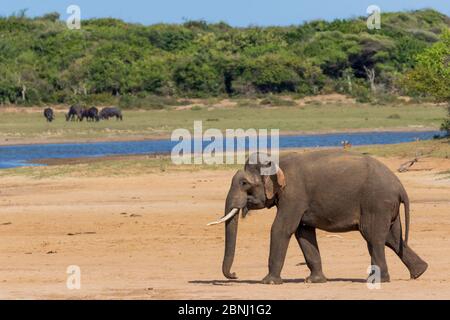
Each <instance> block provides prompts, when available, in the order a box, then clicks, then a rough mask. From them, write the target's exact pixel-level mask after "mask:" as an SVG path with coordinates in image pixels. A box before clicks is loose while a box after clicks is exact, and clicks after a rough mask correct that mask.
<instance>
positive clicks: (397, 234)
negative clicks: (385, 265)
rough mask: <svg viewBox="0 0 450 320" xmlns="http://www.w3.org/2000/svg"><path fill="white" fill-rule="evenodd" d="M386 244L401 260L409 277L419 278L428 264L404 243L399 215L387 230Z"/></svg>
mask: <svg viewBox="0 0 450 320" xmlns="http://www.w3.org/2000/svg"><path fill="white" fill-rule="evenodd" d="M386 246H388V247H389V248H391V249H392V250H393V251H394V252H395V253H396V254H397V255H398V257H399V258H400V260H402V262H403V263H404V264H405V266H406V267H407V268H408V270H409V273H410V274H411V279H417V278H419V277H420V276H421V275H422V274H423V273H424V272H425V271H426V270H427V268H428V264H427V263H426V262H425V261H423V260H422V259H421V258H420V257H419V256H418V255H417V254H416V253H415V252H414V251H413V250H412V249H411V248H410V247H409V246H408V245H406V244H405V243H404V241H403V239H402V226H401V223H400V216H398V217H397V219H396V220H395V221H394V223H393V225H392V227H391V230H390V231H389V234H388V237H387V240H386Z"/></svg>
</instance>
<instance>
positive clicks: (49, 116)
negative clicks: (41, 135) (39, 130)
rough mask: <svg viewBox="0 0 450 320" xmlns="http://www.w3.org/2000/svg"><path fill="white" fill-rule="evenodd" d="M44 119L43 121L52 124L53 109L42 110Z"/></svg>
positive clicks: (53, 117)
mask: <svg viewBox="0 0 450 320" xmlns="http://www.w3.org/2000/svg"><path fill="white" fill-rule="evenodd" d="M44 117H45V119H47V122H52V121H53V120H55V116H54V114H53V109H52V108H46V109H45V110H44Z"/></svg>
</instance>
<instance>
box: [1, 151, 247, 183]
mask: <svg viewBox="0 0 450 320" xmlns="http://www.w3.org/2000/svg"><path fill="white" fill-rule="evenodd" d="M241 167H242V166H241V165H206V164H201V165H175V164H173V163H172V161H171V159H170V156H169V155H167V156H166V155H162V156H132V157H130V158H128V159H127V158H125V159H123V158H122V159H107V160H103V159H101V158H100V159H99V161H94V162H88V163H80V164H67V165H66V164H64V165H54V166H37V167H19V168H12V169H3V170H0V178H1V177H11V176H23V177H29V178H33V179H46V178H65V177H74V178H75V177H76V178H93V177H102V176H103V177H104V176H108V177H125V176H133V175H143V174H150V173H164V172H178V171H188V172H194V171H199V170H218V169H220V170H226V169H229V170H237V169H238V168H241Z"/></svg>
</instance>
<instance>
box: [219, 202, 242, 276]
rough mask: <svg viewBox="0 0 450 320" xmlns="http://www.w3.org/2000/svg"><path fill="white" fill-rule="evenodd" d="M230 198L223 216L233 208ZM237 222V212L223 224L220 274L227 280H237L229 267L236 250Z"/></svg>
mask: <svg viewBox="0 0 450 320" xmlns="http://www.w3.org/2000/svg"><path fill="white" fill-rule="evenodd" d="M230 198H231V197H228V198H227V201H226V205H225V214H228V213H229V212H230V211H231V210H233V209H234V208H235V207H233V206H232V203H231V202H232V201H231V200H230ZM238 222H239V212H237V213H236V214H235V215H234V216H233V218H232V219H230V220H228V221H227V222H226V224H225V253H224V257H223V263H222V272H223V275H224V276H225V277H226V278H227V279H237V276H236V274H235V273H232V272H231V266H232V265H233V260H234V253H235V249H236V238H237V229H238Z"/></svg>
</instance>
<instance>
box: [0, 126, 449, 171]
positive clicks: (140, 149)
mask: <svg viewBox="0 0 450 320" xmlns="http://www.w3.org/2000/svg"><path fill="white" fill-rule="evenodd" d="M441 134H442V133H441V132H439V131H426V132H364V133H333V134H314V135H297V136H280V149H286V148H303V147H338V146H341V142H342V141H349V142H350V143H351V144H352V145H354V146H356V145H369V144H394V143H402V142H411V141H415V140H416V139H420V140H430V139H432V138H433V136H435V135H441ZM269 140H270V139H269ZM177 143H178V142H172V141H170V140H146V141H125V142H96V143H64V144H36V145H18V146H0V169H4V168H14V167H21V166H30V165H36V164H35V163H33V160H36V159H48V158H59V159H62V158H83V157H102V156H111V155H139V154H155V153H170V152H171V150H172V148H173V147H174V146H175V145H176V144H177ZM207 144H208V143H205V145H207ZM269 147H270V143H269Z"/></svg>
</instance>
